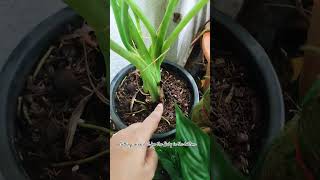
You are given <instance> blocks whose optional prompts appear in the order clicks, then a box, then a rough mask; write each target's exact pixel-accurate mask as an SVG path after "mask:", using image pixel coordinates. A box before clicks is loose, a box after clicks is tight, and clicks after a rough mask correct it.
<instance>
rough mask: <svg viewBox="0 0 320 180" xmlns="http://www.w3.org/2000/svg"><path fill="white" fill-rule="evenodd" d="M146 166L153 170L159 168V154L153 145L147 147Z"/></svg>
mask: <svg viewBox="0 0 320 180" xmlns="http://www.w3.org/2000/svg"><path fill="white" fill-rule="evenodd" d="M145 166H146V167H147V168H148V170H150V171H152V172H155V171H156V169H157V166H158V155H157V152H156V151H155V149H154V148H153V147H150V148H148V149H147V154H146V161H145Z"/></svg>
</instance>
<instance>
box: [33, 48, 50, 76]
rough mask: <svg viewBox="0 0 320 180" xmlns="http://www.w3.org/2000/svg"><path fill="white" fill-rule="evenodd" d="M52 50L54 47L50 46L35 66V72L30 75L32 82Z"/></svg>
mask: <svg viewBox="0 0 320 180" xmlns="http://www.w3.org/2000/svg"><path fill="white" fill-rule="evenodd" d="M54 48H55V47H54V46H50V48H49V49H48V51H47V52H46V54H44V56H43V57H42V58H41V59H40V62H39V64H38V65H37V67H36V70H35V71H34V73H33V75H32V80H34V79H35V78H36V77H37V75H38V73H39V71H40V70H41V68H42V66H43V64H44V63H45V62H46V60H47V58H48V57H49V56H50V54H51V52H52V50H53V49H54Z"/></svg>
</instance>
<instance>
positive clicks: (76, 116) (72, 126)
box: [65, 93, 93, 155]
mask: <svg viewBox="0 0 320 180" xmlns="http://www.w3.org/2000/svg"><path fill="white" fill-rule="evenodd" d="M92 95H93V93H90V94H89V95H88V96H86V97H84V98H83V99H82V100H81V101H80V102H79V104H78V106H77V107H76V108H75V109H74V111H73V113H72V115H71V118H70V120H69V124H68V132H67V137H66V142H65V154H66V155H69V152H70V148H71V146H72V143H73V139H74V135H75V133H76V130H77V125H78V122H79V120H80V117H81V114H82V112H83V110H84V108H85V106H86V105H87V103H88V101H89V99H90V98H91V96H92Z"/></svg>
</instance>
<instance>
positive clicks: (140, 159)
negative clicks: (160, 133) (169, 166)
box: [110, 104, 163, 180]
mask: <svg viewBox="0 0 320 180" xmlns="http://www.w3.org/2000/svg"><path fill="white" fill-rule="evenodd" d="M162 113H163V105H162V104H158V106H157V107H156V108H155V110H154V111H153V112H152V113H151V114H150V115H149V116H148V117H147V118H146V119H145V120H144V121H143V122H141V123H135V124H132V125H130V126H129V127H127V128H125V129H122V130H120V131H118V132H117V133H116V134H114V135H113V136H112V138H111V139H110V179H111V180H129V179H130V180H131V179H132V180H151V179H152V178H153V176H154V174H155V171H156V168H157V165H158V156H157V153H156V151H155V150H154V149H153V148H149V147H147V146H145V145H143V146H133V147H131V148H130V147H128V146H120V143H128V144H129V145H130V144H136V143H139V144H144V143H147V142H149V140H150V138H151V137H152V134H153V133H154V132H155V131H156V129H157V127H158V124H159V122H160V119H161V116H162Z"/></svg>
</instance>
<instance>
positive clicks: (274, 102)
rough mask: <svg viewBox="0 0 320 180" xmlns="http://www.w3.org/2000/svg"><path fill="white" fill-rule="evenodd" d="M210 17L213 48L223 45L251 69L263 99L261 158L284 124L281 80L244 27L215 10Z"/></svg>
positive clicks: (252, 80) (251, 75)
mask: <svg viewBox="0 0 320 180" xmlns="http://www.w3.org/2000/svg"><path fill="white" fill-rule="evenodd" d="M211 19H212V21H213V22H212V26H213V33H212V34H213V48H214V49H215V48H217V47H219V48H221V47H222V49H224V50H228V51H231V52H233V53H235V54H236V55H237V56H238V57H239V59H240V60H241V62H242V63H244V64H245V65H246V67H247V69H248V70H249V73H250V80H251V84H252V85H253V86H254V88H255V90H256V91H257V92H258V95H259V96H260V99H261V100H262V105H263V107H262V112H261V113H262V116H261V117H262V118H261V119H260V120H261V121H262V124H263V127H264V131H263V132H262V135H263V137H261V138H262V139H261V140H262V145H261V147H262V148H261V150H260V152H258V153H257V157H258V156H259V155H261V153H262V152H263V151H264V149H265V147H267V146H268V145H269V144H270V143H271V142H272V140H273V139H274V137H275V136H277V135H278V134H279V132H280V131H281V129H282V128H283V126H284V122H285V116H284V115H285V111H284V103H283V97H282V91H281V87H280V83H279V80H278V78H277V75H276V73H275V70H274V69H273V66H272V64H271V62H270V59H269V57H268V55H267V54H266V52H265V51H264V49H263V48H262V47H261V46H260V45H259V43H258V42H257V41H256V40H255V39H254V38H253V37H252V36H251V35H250V34H249V33H248V32H247V31H246V30H245V29H244V28H242V27H241V26H240V25H238V24H237V23H235V22H234V21H233V20H232V19H231V18H229V17H227V16H226V15H224V14H222V13H221V12H219V11H218V10H215V9H213V10H212V12H211ZM214 49H213V53H214ZM213 73H214V72H213ZM213 75H214V74H213Z"/></svg>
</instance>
